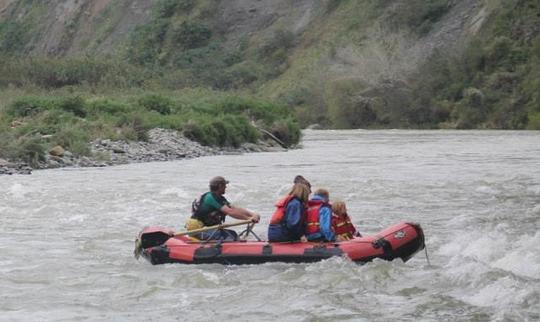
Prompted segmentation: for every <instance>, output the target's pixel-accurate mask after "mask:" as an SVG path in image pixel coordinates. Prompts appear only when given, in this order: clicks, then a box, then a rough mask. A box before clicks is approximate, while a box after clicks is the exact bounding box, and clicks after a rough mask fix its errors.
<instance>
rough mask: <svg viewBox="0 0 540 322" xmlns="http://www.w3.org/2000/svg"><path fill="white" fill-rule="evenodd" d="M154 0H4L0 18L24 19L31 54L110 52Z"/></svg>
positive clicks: (140, 21) (148, 13) (146, 17)
mask: <svg viewBox="0 0 540 322" xmlns="http://www.w3.org/2000/svg"><path fill="white" fill-rule="evenodd" d="M155 2H156V0H129V1H126V0H115V1H113V0H49V1H40V2H37V1H34V2H33V3H32V2H30V4H28V1H16V0H6V1H4V2H3V3H1V4H0V21H15V22H24V23H25V24H26V25H27V26H28V29H29V31H30V32H31V33H32V35H31V36H30V37H29V39H28V40H29V41H28V42H27V43H26V44H25V51H26V52H27V53H30V54H38V55H39V54H46V55H55V56H58V55H75V54H80V53H84V52H87V51H89V50H90V51H92V52H101V53H103V52H105V53H106V52H110V51H112V50H113V49H115V48H117V47H118V46H119V45H121V44H122V43H123V42H125V40H126V39H127V37H129V34H130V32H131V31H132V30H133V29H134V28H135V27H136V26H137V25H141V24H144V23H145V22H147V21H148V20H149V19H150V17H151V12H152V6H153V5H154V4H155Z"/></svg>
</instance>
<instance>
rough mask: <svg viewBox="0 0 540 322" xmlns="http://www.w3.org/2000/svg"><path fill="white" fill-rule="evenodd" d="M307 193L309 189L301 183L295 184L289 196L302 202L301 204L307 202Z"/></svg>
mask: <svg viewBox="0 0 540 322" xmlns="http://www.w3.org/2000/svg"><path fill="white" fill-rule="evenodd" d="M309 193H310V189H309V187H308V186H306V185H305V184H302V183H296V184H295V185H294V186H293V187H292V189H291V191H290V192H289V195H291V196H295V197H296V198H298V199H300V200H302V202H307V201H308V200H309Z"/></svg>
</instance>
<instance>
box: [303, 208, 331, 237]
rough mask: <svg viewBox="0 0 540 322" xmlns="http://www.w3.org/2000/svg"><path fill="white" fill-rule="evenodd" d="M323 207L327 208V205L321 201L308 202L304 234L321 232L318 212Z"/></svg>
mask: <svg viewBox="0 0 540 322" xmlns="http://www.w3.org/2000/svg"><path fill="white" fill-rule="evenodd" d="M323 206H326V207H328V206H329V204H328V203H326V202H324V201H322V200H310V201H308V210H307V218H306V234H314V233H317V232H319V231H321V224H320V223H319V210H320V209H321V207H323Z"/></svg>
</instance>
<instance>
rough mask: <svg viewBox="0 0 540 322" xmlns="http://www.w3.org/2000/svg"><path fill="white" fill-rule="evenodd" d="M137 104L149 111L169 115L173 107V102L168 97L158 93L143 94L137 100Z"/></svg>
mask: <svg viewBox="0 0 540 322" xmlns="http://www.w3.org/2000/svg"><path fill="white" fill-rule="evenodd" d="M138 103H139V105H140V106H142V107H144V108H145V109H147V110H149V111H156V112H158V113H159V114H162V115H169V114H171V111H172V109H173V106H174V103H173V101H171V100H170V99H168V98H166V97H163V96H159V95H155V94H154V95H147V96H143V97H141V98H140V99H139V101H138Z"/></svg>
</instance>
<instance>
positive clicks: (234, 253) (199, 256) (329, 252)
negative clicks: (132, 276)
mask: <svg viewBox="0 0 540 322" xmlns="http://www.w3.org/2000/svg"><path fill="white" fill-rule="evenodd" d="M136 242H137V243H140V245H142V247H141V248H140V252H141V253H140V255H142V256H143V257H144V258H146V259H147V260H148V261H150V263H152V264H154V265H156V264H165V263H182V264H209V263H218V264H225V265H238V264H261V263H268V262H287V263H310V262H317V261H321V260H324V259H327V258H330V257H333V256H346V257H348V258H350V259H351V260H352V261H354V262H369V261H371V260H373V259H374V258H381V259H384V260H388V261H391V260H393V259H395V258H401V259H402V260H403V261H404V262H406V261H408V260H409V259H410V258H411V257H412V256H413V255H414V254H416V253H417V252H418V251H420V250H422V249H424V247H425V244H424V233H423V231H422V228H421V227H420V225H418V224H413V223H406V222H403V223H399V224H395V225H393V226H390V227H388V228H386V229H384V230H382V231H380V232H379V233H377V234H376V235H373V236H364V237H355V238H353V239H351V240H348V241H344V242H329V243H318V242H317V243H313V242H307V243H301V242H285V243H280V242H266V241H231V242H229V241H193V240H192V239H191V238H190V237H188V236H174V231H173V230H171V229H169V228H165V227H159V226H156V227H147V228H145V229H143V230H142V231H141V232H140V233H139V236H138V239H137V241H136Z"/></svg>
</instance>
